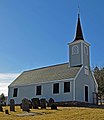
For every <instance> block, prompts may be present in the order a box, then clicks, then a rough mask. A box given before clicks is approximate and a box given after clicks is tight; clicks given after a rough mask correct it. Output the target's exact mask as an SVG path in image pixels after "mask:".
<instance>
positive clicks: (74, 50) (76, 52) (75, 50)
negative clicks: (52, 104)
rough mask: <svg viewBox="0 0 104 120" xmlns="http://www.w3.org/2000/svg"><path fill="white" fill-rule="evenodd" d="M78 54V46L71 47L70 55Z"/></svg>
mask: <svg viewBox="0 0 104 120" xmlns="http://www.w3.org/2000/svg"><path fill="white" fill-rule="evenodd" d="M78 53H79V48H78V45H74V46H73V47H72V55H76V54H78Z"/></svg>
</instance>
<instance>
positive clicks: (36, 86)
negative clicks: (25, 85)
mask: <svg viewBox="0 0 104 120" xmlns="http://www.w3.org/2000/svg"><path fill="white" fill-rule="evenodd" d="M37 86H41V95H37V94H36V92H37ZM42 95H43V86H42V85H41V84H37V85H36V86H35V96H42Z"/></svg>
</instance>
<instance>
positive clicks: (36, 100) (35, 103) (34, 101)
mask: <svg viewBox="0 0 104 120" xmlns="http://www.w3.org/2000/svg"><path fill="white" fill-rule="evenodd" d="M31 100H32V106H33V109H38V107H39V104H40V101H39V98H32V99H31Z"/></svg>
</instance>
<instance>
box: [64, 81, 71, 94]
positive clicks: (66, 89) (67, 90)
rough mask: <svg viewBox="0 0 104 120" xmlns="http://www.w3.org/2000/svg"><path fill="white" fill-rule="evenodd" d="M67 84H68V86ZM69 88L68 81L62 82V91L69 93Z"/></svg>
mask: <svg viewBox="0 0 104 120" xmlns="http://www.w3.org/2000/svg"><path fill="white" fill-rule="evenodd" d="M65 84H66V85H65ZM67 84H69V86H68V85H67ZM70 88H71V86H70V81H68V82H64V93H70V91H71V90H70Z"/></svg>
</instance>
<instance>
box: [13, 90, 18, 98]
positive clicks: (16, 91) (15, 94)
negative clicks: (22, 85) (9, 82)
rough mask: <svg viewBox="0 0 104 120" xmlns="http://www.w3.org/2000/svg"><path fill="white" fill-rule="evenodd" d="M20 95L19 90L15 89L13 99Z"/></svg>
mask: <svg viewBox="0 0 104 120" xmlns="http://www.w3.org/2000/svg"><path fill="white" fill-rule="evenodd" d="M17 95H18V88H14V89H13V97H17Z"/></svg>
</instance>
